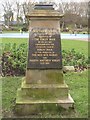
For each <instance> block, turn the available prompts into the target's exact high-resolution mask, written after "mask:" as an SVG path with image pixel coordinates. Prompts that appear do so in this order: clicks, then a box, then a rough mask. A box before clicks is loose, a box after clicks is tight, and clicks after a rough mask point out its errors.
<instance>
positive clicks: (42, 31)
mask: <svg viewBox="0 0 90 120" xmlns="http://www.w3.org/2000/svg"><path fill="white" fill-rule="evenodd" d="M52 7H53V6H51V5H50V6H49V5H47V6H46V8H47V9H46V8H45V5H43V6H41V5H39V6H38V5H37V6H35V9H34V10H32V11H31V12H30V13H29V14H27V15H26V17H27V18H28V19H29V24H30V26H29V31H30V35H29V44H28V48H29V49H28V63H27V70H26V76H25V77H24V78H23V79H22V85H21V88H20V89H18V92H17V99H16V112H17V113H18V114H19V115H31V114H39V113H44V112H45V111H47V112H48V113H49V112H50V113H51V111H53V112H56V111H59V110H60V108H61V107H63V108H69V107H73V105H74V101H73V99H72V98H71V96H70V94H69V90H68V86H67V85H66V83H65V81H64V79H63V70H62V51H61V37H60V18H61V17H62V15H60V13H59V12H58V11H55V10H54V9H53V8H52Z"/></svg>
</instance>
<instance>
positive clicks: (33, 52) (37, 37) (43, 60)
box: [27, 28, 62, 69]
mask: <svg viewBox="0 0 90 120" xmlns="http://www.w3.org/2000/svg"><path fill="white" fill-rule="evenodd" d="M29 38H30V39H29V52H28V65H27V68H28V69H30V68H31V69H52V68H62V57H61V48H60V46H61V45H60V33H59V30H58V29H55V28H33V29H32V30H31V31H30V37H29Z"/></svg>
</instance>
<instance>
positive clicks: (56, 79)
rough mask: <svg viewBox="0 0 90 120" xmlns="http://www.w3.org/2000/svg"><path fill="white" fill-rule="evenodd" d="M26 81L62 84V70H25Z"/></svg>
mask: <svg viewBox="0 0 90 120" xmlns="http://www.w3.org/2000/svg"><path fill="white" fill-rule="evenodd" d="M26 83H30V84H63V83H64V79H63V72H62V70H53V69H52V70H27V71H26Z"/></svg>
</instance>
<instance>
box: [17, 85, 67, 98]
mask: <svg viewBox="0 0 90 120" xmlns="http://www.w3.org/2000/svg"><path fill="white" fill-rule="evenodd" d="M18 97H20V98H21V99H22V98H25V99H26V98H27V99H31V100H38V99H40V100H43V99H46V100H47V99H49V100H52V99H54V98H58V99H61V98H62V99H65V98H67V97H68V87H66V88H65V86H59V85H57V86H45V85H43V86H40V85H39V86H32V85H31V86H29V87H23V88H20V89H18Z"/></svg>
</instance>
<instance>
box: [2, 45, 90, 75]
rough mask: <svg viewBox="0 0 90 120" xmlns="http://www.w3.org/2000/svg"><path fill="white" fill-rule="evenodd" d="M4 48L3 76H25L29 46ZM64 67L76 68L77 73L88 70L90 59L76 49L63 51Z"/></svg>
mask: <svg viewBox="0 0 90 120" xmlns="http://www.w3.org/2000/svg"><path fill="white" fill-rule="evenodd" d="M1 46H2V56H1V65H2V76H10V75H12V76H18V75H25V70H26V64H27V44H20V45H17V44H10V43H9V44H1ZM62 60H63V65H64V66H74V67H75V71H82V70H84V69H87V65H88V63H90V58H86V57H85V55H84V54H83V53H81V52H76V51H75V50H74V49H71V50H69V51H65V50H63V51H62Z"/></svg>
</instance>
